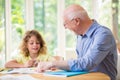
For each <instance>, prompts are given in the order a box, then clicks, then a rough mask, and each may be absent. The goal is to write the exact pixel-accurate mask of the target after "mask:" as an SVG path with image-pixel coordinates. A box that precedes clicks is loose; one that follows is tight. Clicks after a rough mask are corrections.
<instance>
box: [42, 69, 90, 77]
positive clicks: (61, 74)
mask: <svg viewBox="0 0 120 80" xmlns="http://www.w3.org/2000/svg"><path fill="white" fill-rule="evenodd" d="M86 73H88V72H84V71H81V72H71V71H64V70H61V71H52V72H45V73H44V75H46V76H56V77H70V76H75V75H80V74H86Z"/></svg>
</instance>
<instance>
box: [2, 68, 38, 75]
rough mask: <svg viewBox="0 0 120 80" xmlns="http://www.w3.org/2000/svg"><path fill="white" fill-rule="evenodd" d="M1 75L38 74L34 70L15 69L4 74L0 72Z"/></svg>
mask: <svg viewBox="0 0 120 80" xmlns="http://www.w3.org/2000/svg"><path fill="white" fill-rule="evenodd" d="M0 73H3V74H18V73H19V74H33V73H34V74H35V73H38V72H36V71H35V69H33V68H14V69H12V70H9V71H3V72H0Z"/></svg>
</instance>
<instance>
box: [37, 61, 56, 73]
mask: <svg viewBox="0 0 120 80" xmlns="http://www.w3.org/2000/svg"><path fill="white" fill-rule="evenodd" d="M53 67H54V66H53V64H52V62H39V63H38V66H37V72H44V71H46V70H50V69H52V68H53Z"/></svg>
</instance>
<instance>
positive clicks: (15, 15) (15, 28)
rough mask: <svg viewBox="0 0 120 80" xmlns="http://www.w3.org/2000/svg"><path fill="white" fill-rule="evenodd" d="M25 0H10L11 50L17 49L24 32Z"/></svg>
mask: <svg viewBox="0 0 120 80" xmlns="http://www.w3.org/2000/svg"><path fill="white" fill-rule="evenodd" d="M24 1H25V0H11V18H12V42H13V43H12V51H15V50H17V47H18V46H19V45H20V41H21V38H22V36H23V35H24V32H25V14H24V13H25V2H24Z"/></svg>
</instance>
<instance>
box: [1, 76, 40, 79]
mask: <svg viewBox="0 0 120 80" xmlns="http://www.w3.org/2000/svg"><path fill="white" fill-rule="evenodd" d="M0 80H38V79H36V78H34V77H32V76H30V75H21V76H13V75H5V76H1V77H0ZM39 80H40V79H39Z"/></svg>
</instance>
